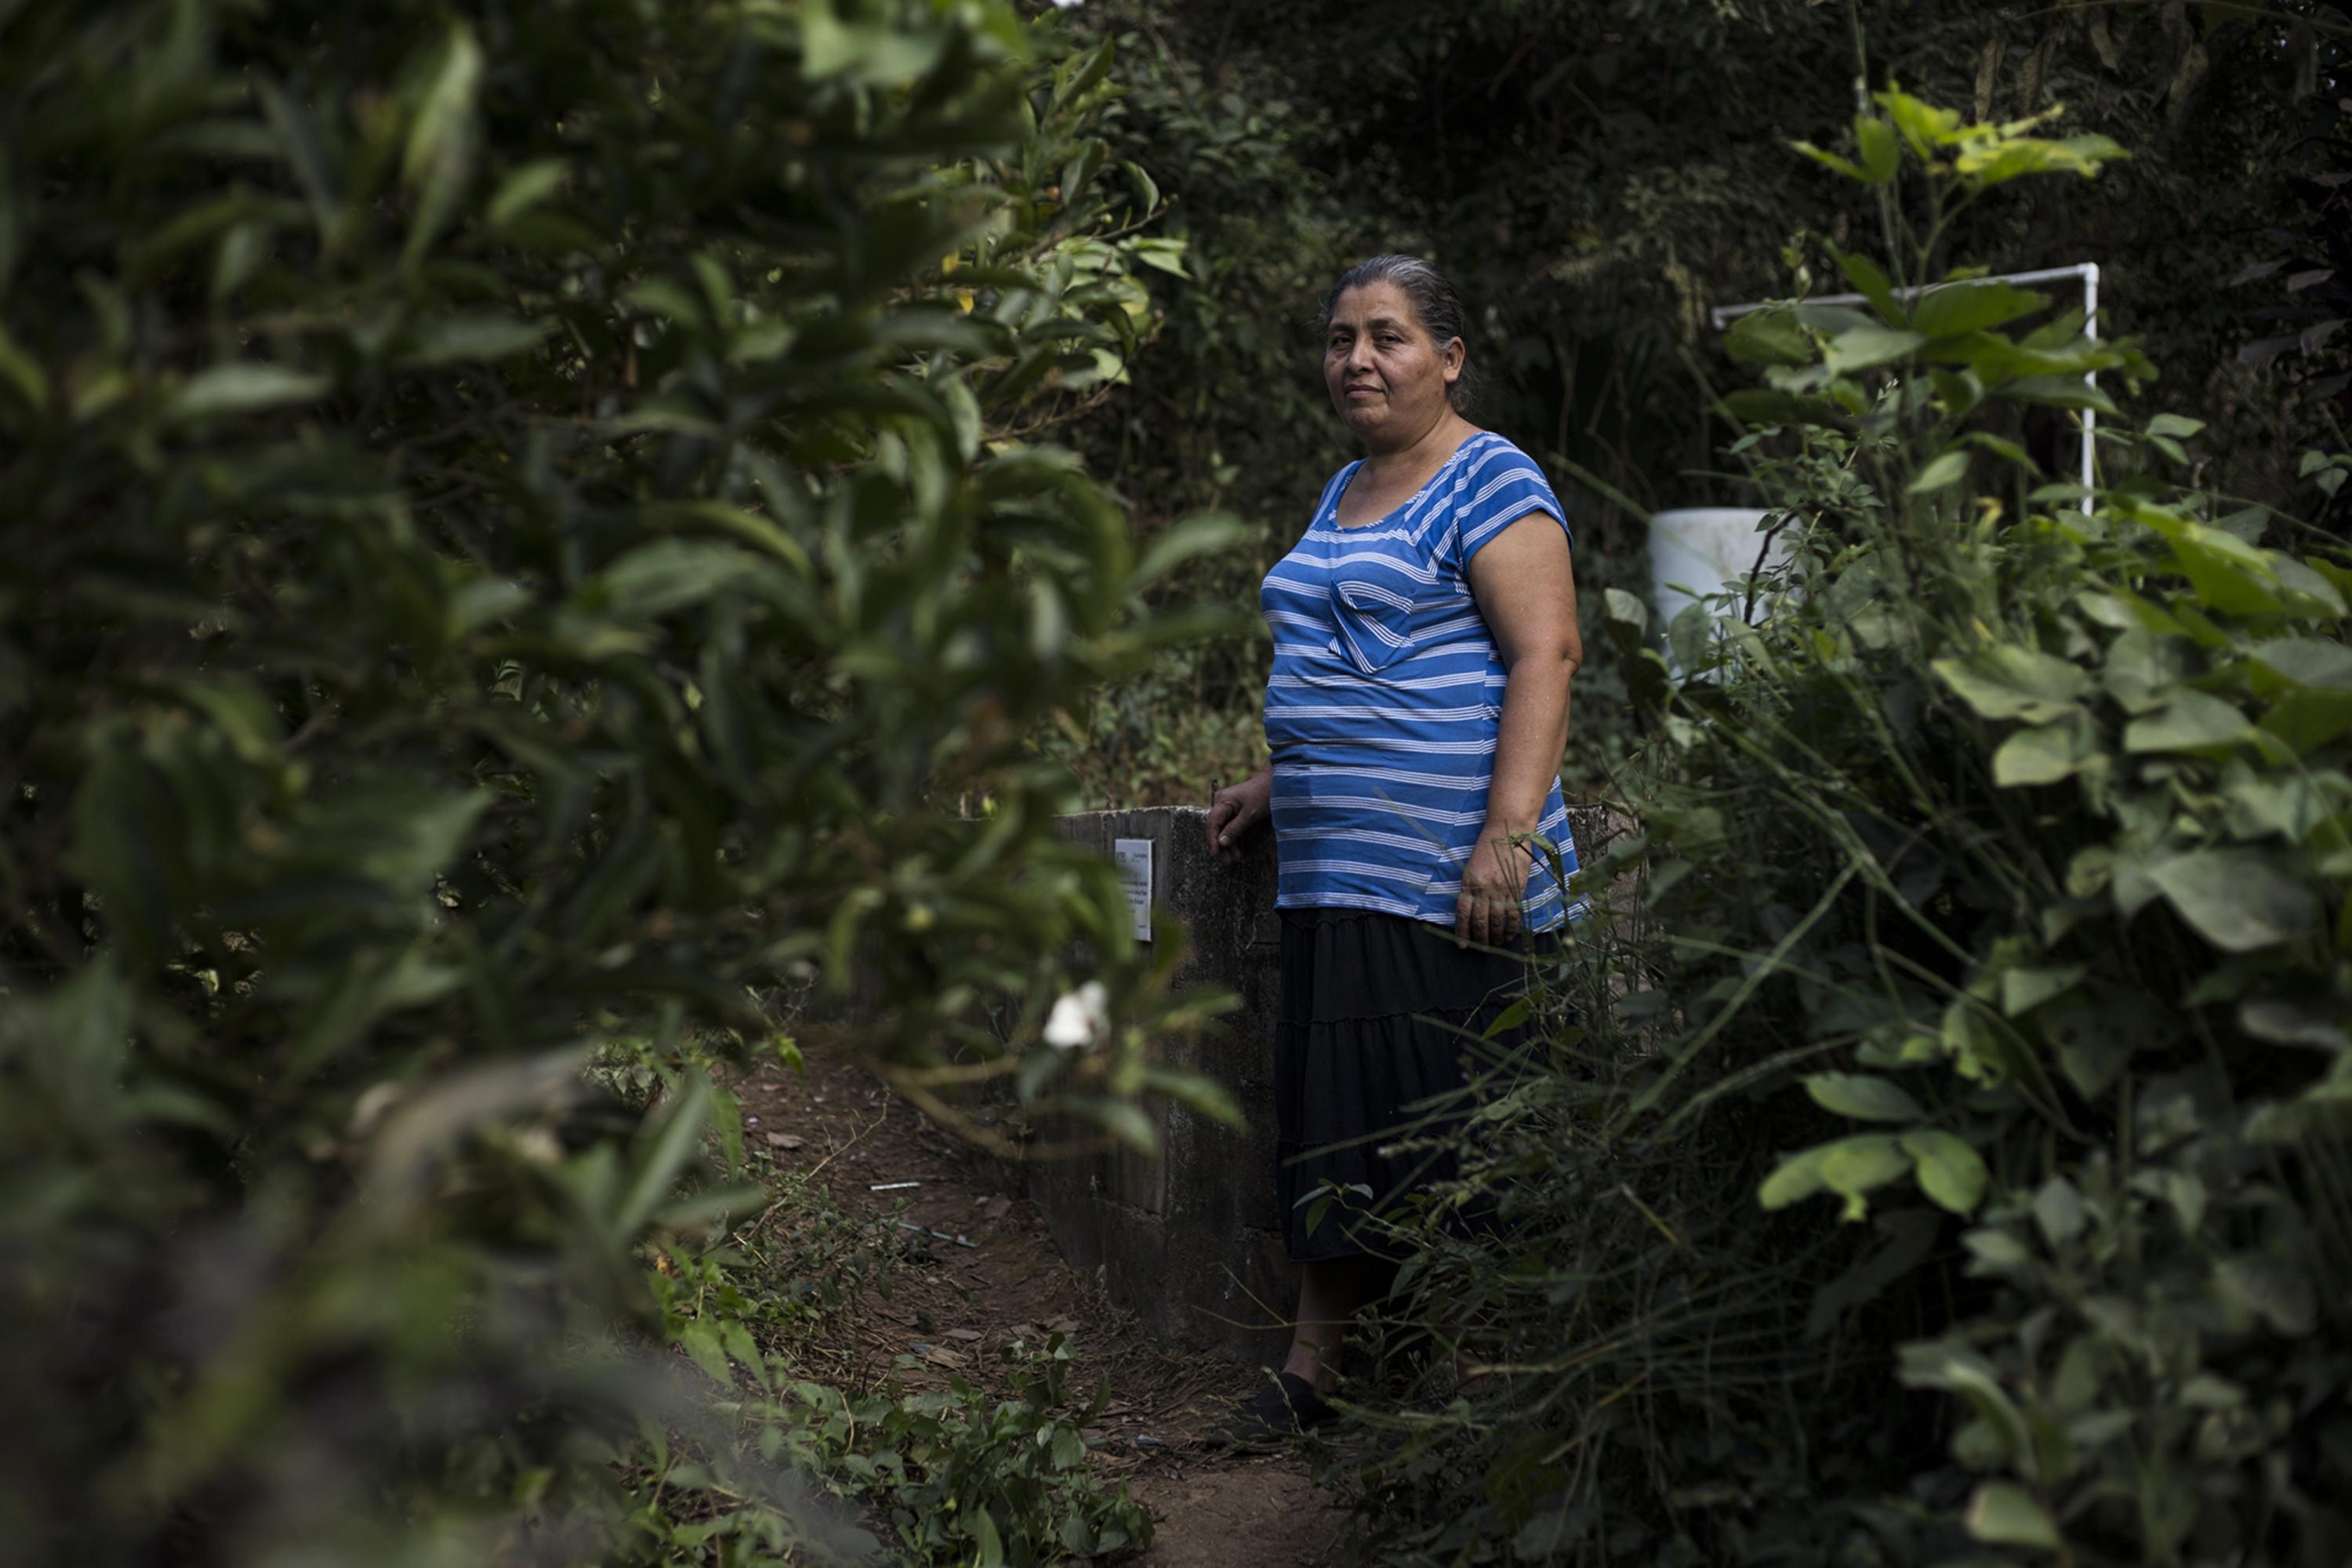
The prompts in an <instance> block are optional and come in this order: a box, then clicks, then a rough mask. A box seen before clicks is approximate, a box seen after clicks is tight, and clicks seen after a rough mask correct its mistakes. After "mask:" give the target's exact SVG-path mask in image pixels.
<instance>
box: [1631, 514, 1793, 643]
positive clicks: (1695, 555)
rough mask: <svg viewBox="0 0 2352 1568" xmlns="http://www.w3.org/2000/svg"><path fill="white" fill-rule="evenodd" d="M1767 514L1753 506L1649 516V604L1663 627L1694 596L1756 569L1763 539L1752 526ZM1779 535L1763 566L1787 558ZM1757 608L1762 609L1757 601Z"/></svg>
mask: <svg viewBox="0 0 2352 1568" xmlns="http://www.w3.org/2000/svg"><path fill="white" fill-rule="evenodd" d="M1769 515H1771V514H1770V513H1769V512H1767V511H1765V510H1762V509H1760V508H1758V507H1746V506H1695V507H1682V508H1677V509H1676V510H1672V511H1662V512H1657V513H1655V514H1654V515H1653V516H1652V517H1651V519H1650V603H1651V606H1652V607H1653V608H1654V609H1655V610H1656V611H1657V612H1658V624H1659V625H1660V626H1665V625H1667V624H1669V623H1671V622H1672V621H1673V620H1674V618H1675V616H1677V615H1680V614H1681V613H1682V611H1683V607H1684V606H1685V605H1688V604H1690V603H1691V602H1692V601H1693V599H1694V598H1696V597H1702V596H1704V595H1708V594H1719V593H1721V592H1722V591H1723V590H1724V588H1725V587H1726V586H1727V584H1732V583H1736V582H1738V580H1739V579H1740V578H1742V577H1745V576H1746V575H1748V573H1750V572H1753V571H1755V570H1756V556H1757V551H1758V548H1759V546H1760V545H1761V544H1762V543H1763V539H1762V538H1761V536H1760V535H1759V533H1758V529H1759V528H1760V527H1761V526H1762V524H1763V521H1764V520H1765V518H1767V517H1769ZM1788 555H1789V551H1788V541H1787V537H1786V536H1785V535H1782V536H1780V537H1777V538H1775V539H1774V540H1773V541H1772V550H1771V553H1770V554H1769V556H1767V557H1766V558H1765V564H1766V565H1773V564H1777V563H1780V562H1782V561H1785V560H1787V559H1788ZM1758 608H1759V611H1760V610H1761V609H1762V605H1761V604H1760V603H1759V605H1758Z"/></svg>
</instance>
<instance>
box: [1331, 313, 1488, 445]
mask: <svg viewBox="0 0 2352 1568" xmlns="http://www.w3.org/2000/svg"><path fill="white" fill-rule="evenodd" d="M1463 352H1464V351H1463V347H1462V340H1461V339H1459V338H1454V339H1452V340H1450V341H1449V342H1445V343H1444V344H1443V345H1441V344H1439V343H1437V342H1435V341H1433V339H1432V338H1431V337H1430V335H1429V329H1427V328H1426V327H1424V326H1423V325H1422V324H1421V319H1420V317H1418V316H1416V315H1415V314H1414V313H1413V309H1412V300H1409V299H1407V298H1406V297H1405V292H1404V290H1403V289H1400V288H1398V287H1397V286H1396V285H1395V284H1393V283H1391V282H1389V281H1388V280H1387V279H1381V280H1380V281H1378V282H1373V283H1364V284H1360V285H1359V286H1357V287H1356V288H1353V289H1349V290H1348V291H1347V292H1345V293H1343V294H1341V295H1340V296H1339V300H1338V301H1337V302H1336V303H1334V304H1333V305H1332V307H1331V328H1330V331H1329V333H1328V335H1327V336H1326V337H1325V339H1324V340H1323V382H1324V384H1325V385H1326V386H1328V388H1329V389H1330V392H1331V406H1332V407H1334V408H1336V409H1338V410H1339V417H1340V418H1342V419H1344V420H1346V421H1347V422H1348V428H1349V429H1350V430H1353V431H1354V432H1355V433H1356V434H1357V435H1358V436H1359V437H1361V438H1362V439H1363V440H1365V441H1366V442H1367V443H1369V444H1370V445H1372V446H1375V447H1402V446H1410V445H1412V443H1413V442H1415V441H1417V440H1419V439H1420V438H1421V437H1423V436H1425V435H1427V434H1428V433H1429V432H1430V431H1431V430H1432V429H1433V428H1434V427H1435V426H1436V425H1437V422H1438V421H1439V420H1441V419H1443V418H1444V417H1445V415H1446V412H1447V410H1448V407H1449V405H1448V404H1447V402H1446V400H1445V392H1446V388H1448V387H1450V386H1452V385H1453V384H1454V378H1455V377H1456V376H1459V375H1460V374H1462V355H1463Z"/></svg>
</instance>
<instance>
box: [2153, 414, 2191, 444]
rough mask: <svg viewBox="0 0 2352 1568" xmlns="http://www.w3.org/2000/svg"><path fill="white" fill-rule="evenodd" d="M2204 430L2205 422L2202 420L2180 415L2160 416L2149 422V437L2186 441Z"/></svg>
mask: <svg viewBox="0 0 2352 1568" xmlns="http://www.w3.org/2000/svg"><path fill="white" fill-rule="evenodd" d="M2204 428H2205V421H2203V420H2202V419H2191V418H2189V417H2188V416H2185V415H2179V414H2159V415H2158V416H2155V417H2154V418H2152V419H2150V420H2149V421H2148V422H2147V433H2148V434H2149V435H2151V436H2171V437H2179V438H2180V439H2184V440H2185V439H2187V438H2188V437H2191V436H2194V435H2196V434H2197V432H2199V431H2200V430H2202V429H2204Z"/></svg>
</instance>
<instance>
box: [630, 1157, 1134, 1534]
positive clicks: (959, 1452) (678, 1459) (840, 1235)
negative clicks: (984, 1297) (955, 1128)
mask: <svg viewBox="0 0 2352 1568" xmlns="http://www.w3.org/2000/svg"><path fill="white" fill-rule="evenodd" d="M905 1234H906V1233H905V1232H903V1231H900V1230H898V1229H895V1228H894V1227H893V1225H892V1222H891V1221H889V1220H887V1219H881V1220H863V1221H860V1220H856V1219H853V1218H851V1217H850V1216H848V1215H845V1214H844V1213H842V1212H841V1211H840V1210H839V1209H838V1208H836V1207H835V1206H834V1205H833V1204H832V1203H831V1202H830V1201H829V1200H828V1198H827V1197H826V1195H825V1194H824V1192H823V1190H822V1189H821V1188H814V1187H811V1186H808V1185H806V1184H803V1183H802V1182H801V1181H799V1180H798V1179H797V1178H794V1177H785V1178H782V1184H781V1187H780V1189H779V1190H778V1191H777V1193H776V1194H775V1196H774V1200H773V1202H772V1204H771V1205H770V1206H769V1207H768V1209H767V1210H766V1212H765V1213H764V1214H763V1215H762V1216H761V1220H760V1221H759V1222H757V1223H756V1224H753V1225H751V1226H746V1227H744V1229H743V1231H742V1232H741V1233H740V1234H739V1235H738V1236H737V1237H734V1238H731V1239H730V1243H729V1244H728V1245H727V1246H725V1247H719V1248H714V1249H711V1250H709V1251H704V1252H700V1253H696V1252H691V1251H688V1250H686V1249H683V1248H678V1247H670V1248H667V1249H666V1250H665V1251H664V1252H663V1253H662V1255H661V1257H660V1258H659V1260H658V1263H657V1266H656V1272H655V1274H654V1275H653V1276H652V1279H651V1282H652V1284H653V1287H654V1289H655V1294H656V1298H657V1299H658V1300H659V1302H660V1304H661V1311H662V1325H663V1329H662V1331H663V1337H664V1339H665V1340H666V1341H667V1342H671V1343H674V1344H676V1345H677V1348H678V1349H679V1350H680V1351H681V1352H683V1353H684V1354H685V1356H686V1357H687V1359H688V1360H689V1361H691V1362H692V1363H693V1364H694V1365H695V1367H697V1368H698V1370H699V1371H700V1372H701V1373H703V1374H704V1375H705V1376H706V1377H707V1378H708V1379H709V1386H704V1387H699V1388H697V1389H696V1390H695V1391H694V1394H695V1397H696V1403H697V1405H698V1406H699V1409H698V1415H697V1418H694V1419H689V1420H686V1421H683V1422H681V1423H680V1424H679V1425H678V1426H676V1427H674V1428H672V1429H669V1430H666V1431H662V1432H659V1433H656V1434H653V1435H651V1436H649V1440H648V1441H647V1443H646V1445H645V1446H644V1447H643V1448H642V1450H641V1452H640V1454H639V1455H638V1456H637V1459H638V1462H637V1463H636V1464H635V1465H634V1466H633V1467H632V1468H631V1469H630V1471H629V1473H628V1477H627V1486H626V1492H627V1500H628V1502H629V1504H630V1510H629V1512H628V1515H627V1522H628V1525H629V1527H630V1530H631V1532H632V1534H633V1535H634V1536H635V1537H636V1538H637V1540H638V1542H640V1543H641V1544H642V1547H643V1551H644V1553H645V1554H646V1555H647V1556H649V1557H650V1558H651V1559H652V1560H654V1561H658V1562H665V1563H672V1562H674V1563H698V1562H702V1561H704V1560H705V1556H704V1554H705V1553H706V1552H709V1551H710V1550H712V1549H713V1548H714V1547H719V1548H721V1549H723V1550H725V1551H727V1552H730V1553H731V1555H730V1556H729V1557H728V1558H727V1561H729V1562H731V1563H740V1564H745V1565H747V1568H748V1565H751V1564H755V1563H803V1562H810V1561H816V1562H830V1561H857V1562H865V1561H876V1560H879V1559H880V1558H881V1557H883V1556H884V1555H886V1549H885V1547H884V1544H883V1541H882V1540H881V1539H880V1538H878V1537H877V1535H876V1533H875V1531H874V1530H871V1529H868V1528H867V1527H866V1526H867V1524H871V1525H873V1526H875V1527H877V1528H878V1529H880V1530H881V1531H884V1533H885V1534H887V1536H888V1537H889V1538H890V1540H891V1541H892V1542H894V1543H895V1545H894V1548H893V1549H891V1550H890V1551H889V1552H887V1555H889V1556H891V1557H894V1558H895V1559H896V1560H898V1561H902V1562H913V1563H939V1564H941V1565H942V1568H945V1565H947V1564H972V1563H994V1564H1012V1565H1015V1568H1019V1565H1024V1564H1034V1563H1061V1562H1067V1561H1072V1560H1086V1561H1091V1560H1094V1559H1097V1558H1103V1557H1111V1556H1116V1555H1119V1554H1121V1553H1124V1552H1129V1551H1131V1550H1133V1549H1137V1548H1140V1547H1141V1546H1143V1545H1145V1544H1147V1543H1148V1542H1150V1536H1151V1521H1150V1515H1149V1514H1147V1513H1146V1512H1145V1511H1144V1510H1143V1508H1142V1506H1141V1505H1140V1504H1139V1503H1137V1502H1136V1501H1134V1500H1132V1499H1131V1498H1129V1496H1128V1494H1127V1489H1126V1487H1125V1486H1124V1484H1115V1485H1113V1486H1111V1487H1109V1488H1105V1487H1103V1486H1102V1485H1101V1484H1100V1483H1099V1482H1098V1481H1097V1479H1095V1478H1094V1477H1093V1476H1092V1475H1091V1474H1090V1472H1089V1471H1088V1469H1087V1452H1088V1449H1087V1439H1086V1437H1085V1436H1084V1435H1083V1432H1082V1431H1081V1427H1082V1426H1083V1425H1084V1424H1085V1423H1087V1421H1090V1420H1092V1419H1093V1418H1094V1417H1095V1416H1097V1415H1099V1414H1100V1410H1101V1406H1102V1405H1103V1404H1104V1403H1106V1402H1107V1401H1108V1391H1107V1390H1103V1391H1098V1392H1097V1395H1096V1396H1095V1398H1094V1400H1093V1401H1092V1403H1090V1404H1082V1403H1079V1402H1077V1401H1074V1400H1072V1399H1071V1398H1070V1397H1069V1395H1068V1392H1067V1388H1068V1373H1069V1363H1070V1360H1071V1351H1070V1347H1069V1345H1068V1343H1067V1342H1066V1341H1065V1340H1064V1339H1063V1338H1062V1336H1061V1335H1059V1334H1053V1335H1049V1336H1048V1337H1047V1338H1046V1340H1045V1342H1044V1343H1042V1344H1039V1343H1033V1342H1028V1341H1026V1340H1015V1341H1013V1342H1010V1343H1007V1344H1005V1345H1003V1346H1001V1347H999V1349H998V1354H999V1357H1000V1359H1001V1360H1002V1361H1003V1373H1004V1377H1003V1381H1004V1382H1005V1383H1006V1384H1009V1394H1008V1396H1007V1397H1003V1398H998V1397H995V1396H994V1395H992V1394H989V1393H988V1392H987V1391H986V1390H984V1389H982V1388H979V1387H976V1386H975V1385H974V1384H971V1382H969V1381H967V1380H966V1379H965V1377H964V1376H963V1375H962V1374H961V1373H956V1374H954V1375H953V1376H951V1377H950V1381H949V1384H948V1386H947V1387H946V1388H945V1389H944V1390H936V1391H929V1392H922V1393H909V1392H908V1391H907V1390H905V1389H904V1388H903V1387H901V1386H899V1385H898V1384H897V1383H896V1382H889V1383H886V1384H883V1385H881V1386H879V1387H877V1388H874V1389H871V1390H868V1391H866V1392H864V1393H850V1392H845V1391H844V1390H842V1389H840V1388H837V1387H835V1386H833V1383H834V1380H833V1379H831V1378H829V1377H826V1376H824V1368H825V1367H826V1365H827V1364H828V1363H827V1361H826V1358H825V1356H824V1344H825V1340H826V1336H827V1334H828V1332H830V1333H832V1334H834V1335H838V1333H839V1332H840V1331H841V1328H842V1326H843V1325H844V1324H845V1322H848V1321H854V1319H855V1317H856V1313H857V1311H858V1310H859V1307H860V1304H861V1302H862V1300H863V1298H864V1296H865V1294H866V1291H867V1290H868V1289H872V1290H875V1291H877V1292H878V1293H879V1294H882V1295H884V1296H887V1295H888V1294H889V1290H890V1280H891V1278H892V1275H893V1273H894V1272H895V1269H896V1266H897V1258H898V1249H899V1245H900V1243H901V1242H902V1241H903V1238H904V1237H905ZM770 1238H773V1239H770ZM898 1365H899V1367H900V1368H901V1369H912V1368H915V1367H918V1366H920V1365H921V1362H920V1358H919V1357H915V1356H901V1357H899V1358H898ZM710 1386H715V1388H716V1389H717V1391H718V1397H717V1399H716V1400H715V1401H714V1400H710V1399H709V1392H710ZM852 1510H855V1512H854V1514H853V1512H852ZM860 1519H862V1520H864V1521H866V1523H859V1522H856V1520H860Z"/></svg>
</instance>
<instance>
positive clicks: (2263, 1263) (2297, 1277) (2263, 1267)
mask: <svg viewBox="0 0 2352 1568" xmlns="http://www.w3.org/2000/svg"><path fill="white" fill-rule="evenodd" d="M2213 1282H2214V1283H2215V1284H2216V1285H2218V1286H2220V1287H2221V1293H2222V1294H2223V1295H2224V1296H2226V1297H2228V1298H2229V1299H2230V1300H2233V1301H2236V1302H2237V1303H2239V1304H2240V1305H2241V1306H2242V1307H2244V1308H2245V1309H2246V1310H2249V1311H2251V1312H2252V1313H2253V1314H2254V1315H2255V1316H2257V1317H2259V1318H2261V1319H2262V1321H2263V1322H2264V1323H2265V1324H2267V1325H2269V1327H2270V1329H2271V1331H2273V1333H2279V1334H2284V1335H2287V1336H2288V1337H2290V1338H2296V1339H2299V1338H2301V1337H2302V1336H2304V1335H2305V1334H2308V1333H2310V1332H2311V1331H2312V1330H2313V1329H2314V1328H2315V1326H2317V1321H2318V1307H2317V1302H2316V1300H2315V1296H2314V1293H2313V1290H2312V1286H2311V1279H2310V1277H2309V1276H2308V1275H2307V1274H2305V1273H2304V1272H2303V1271H2302V1270H2301V1268H2298V1267H2297V1266H2295V1265H2294V1264H2291V1263H2287V1262H2285V1261H2283V1260H2281V1259H2279V1258H2271V1257H2266V1256H2264V1255H2263V1254H2261V1253H2241V1254H2240V1255H2239V1256H2237V1257H2235V1258H2224V1259H2223V1260H2222V1261H2221V1262H2220V1263H2219V1264H2216V1265H2215V1266H2214V1268H2213Z"/></svg>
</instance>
